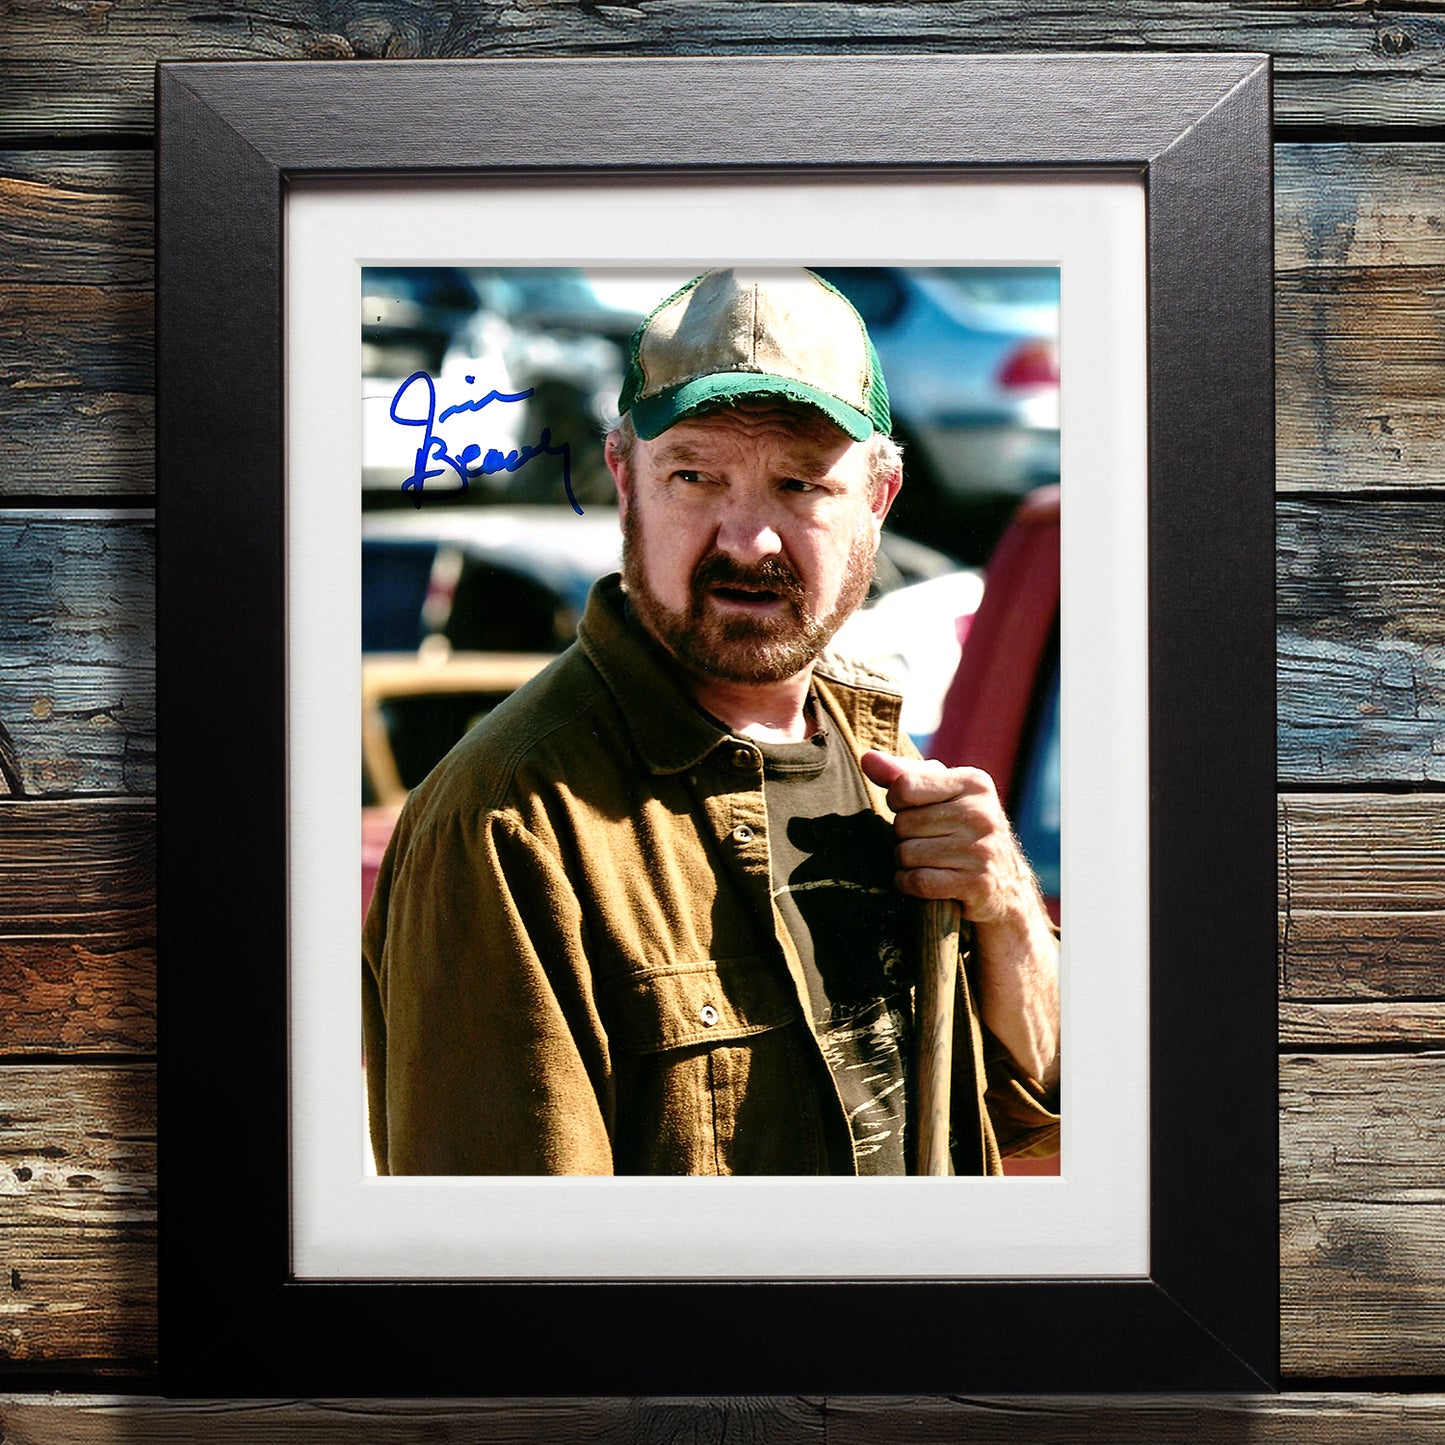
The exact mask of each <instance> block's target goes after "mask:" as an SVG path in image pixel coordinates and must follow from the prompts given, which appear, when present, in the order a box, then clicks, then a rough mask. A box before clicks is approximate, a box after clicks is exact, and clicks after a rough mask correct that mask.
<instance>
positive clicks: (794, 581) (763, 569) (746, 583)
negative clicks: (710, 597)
mask: <svg viewBox="0 0 1445 1445" xmlns="http://www.w3.org/2000/svg"><path fill="white" fill-rule="evenodd" d="M709 587H757V588H762V589H765V590H766V591H769V592H776V593H777V594H778V595H779V596H780V597H783V598H786V599H787V600H788V601H790V602H793V603H796V604H799V605H801V604H802V602H803V601H804V598H805V589H804V587H803V584H802V582H801V581H800V580H799V578H798V574H797V573H796V572H794V571H793V569H792V568H791V567H790V566H789V565H788V564H787V563H786V562H785V561H783V559H782V558H781V557H765V558H763V560H762V561H761V562H756V563H754V564H753V565H752V566H746V565H744V564H743V563H741V562H739V561H737V560H736V559H735V558H732V557H728V556H726V555H725V554H723V553H722V552H713V553H712V554H711V555H710V556H707V557H704V558H703V559H702V561H701V562H699V563H698V564H697V567H696V569H695V570H694V572H693V574H692V595H693V598H694V600H695V601H697V602H699V603H700V602H701V601H702V598H703V595H704V594H705V593H706V591H707V589H708V588H709Z"/></svg>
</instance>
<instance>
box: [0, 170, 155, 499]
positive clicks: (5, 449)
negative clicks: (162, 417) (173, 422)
mask: <svg viewBox="0 0 1445 1445" xmlns="http://www.w3.org/2000/svg"><path fill="white" fill-rule="evenodd" d="M151 172H152V158H151V156H150V154H149V153H147V152H143V151H111V152H107V151H98V152H74V153H71V152H57V151H33V152H17V151H10V152H4V153H0V236H3V237H4V242H5V244H4V245H0V499H3V497H5V496H6V495H10V496H18V495H48V496H61V495H68V494H74V495H76V496H87V497H94V496H97V495H105V494H109V495H115V494H120V493H131V494H143V493H146V492H149V491H150V490H152V488H153V485H154V475H155V465H154V426H155V403H154V390H155V387H154V364H153V360H152V345H153V337H154V331H155V305H154V263H153V253H154V225H153V221H152V210H151Z"/></svg>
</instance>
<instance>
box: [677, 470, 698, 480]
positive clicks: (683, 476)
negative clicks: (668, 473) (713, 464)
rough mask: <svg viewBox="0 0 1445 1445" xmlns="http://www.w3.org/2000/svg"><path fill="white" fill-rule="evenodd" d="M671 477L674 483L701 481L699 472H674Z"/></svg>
mask: <svg viewBox="0 0 1445 1445" xmlns="http://www.w3.org/2000/svg"><path fill="white" fill-rule="evenodd" d="M672 477H673V480H674V481H677V482H700V481H702V473H701V472H689V471H680V472H674V473H673V474H672Z"/></svg>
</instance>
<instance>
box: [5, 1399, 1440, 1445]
mask: <svg viewBox="0 0 1445 1445" xmlns="http://www.w3.org/2000/svg"><path fill="white" fill-rule="evenodd" d="M0 1431H3V1434H4V1439H5V1441H6V1445H132V1442H137V1441H140V1440H144V1441H146V1442H148V1445H303V1442H304V1445H327V1442H336V1445H354V1442H356V1441H357V1440H358V1439H364V1440H365V1441H366V1442H367V1445H414V1442H416V1441H418V1440H424V1439H425V1440H437V1441H443V1440H445V1441H456V1442H459V1445H460V1442H463V1441H465V1442H467V1445H491V1442H496V1445H503V1442H505V1445H556V1442H557V1441H560V1440H570V1441H595V1442H607V1445H622V1442H627V1445H677V1442H682V1441H685V1442H687V1445H727V1442H732V1445H762V1442H767V1445H774V1442H776V1445H793V1442H798V1445H803V1442H822V1441H824V1440H826V1441H827V1442H828V1445H876V1442H878V1441H884V1440H886V1441H888V1442H890V1445H934V1442H937V1445H944V1442H948V1445H955V1442H958V1441H964V1440H966V1441H969V1442H970V1445H1078V1442H1080V1441H1083V1440H1098V1441H1112V1442H1118V1445H1136V1442H1137V1445H1242V1442H1246V1441H1247V1442H1250V1445H1357V1442H1359V1441H1361V1440H1368V1441H1370V1442H1371V1445H1434V1442H1440V1441H1445V1396H1442V1395H1435V1394H1421V1395H1392V1394H1381V1393H1364V1392H1361V1393H1358V1394H1353V1393H1344V1392H1335V1393H1330V1394H1323V1393H1318V1392H1314V1391H1308V1392H1304V1391H1302V1392H1300V1393H1298V1394H1287V1395H1280V1396H1257V1397H1250V1398H1239V1397H1229V1396H1225V1397H1220V1396H1162V1397H1160V1396H1145V1397H1142V1398H1121V1397H1119V1396H1107V1395H1102V1396H1088V1397H1080V1396H1068V1395H1054V1396H1047V1397H1045V1396H1032V1397H1031V1396H1018V1395H1010V1396H1007V1397H1003V1398H995V1399H990V1398H987V1397H981V1398H974V1399H967V1400H962V1399H943V1398H939V1397H937V1396H929V1397H926V1398H920V1399H912V1398H906V1397H890V1398H887V1399H881V1398H848V1397H829V1398H826V1399H795V1398H777V1399H761V1398H758V1399H749V1398H745V1397H744V1398H728V1399H714V1400H708V1399H691V1400H647V1399H642V1400H623V1399H613V1398H608V1399H585V1398H584V1399H575V1400H566V1399H554V1400H486V1401H481V1400H261V1401H244V1400H194V1401H176V1400H161V1399H158V1398H154V1397H150V1398H129V1399H128V1398H124V1397H120V1396H105V1395H47V1396H17V1395H9V1396H5V1395H0Z"/></svg>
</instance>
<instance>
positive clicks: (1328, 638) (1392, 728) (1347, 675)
mask: <svg viewBox="0 0 1445 1445" xmlns="http://www.w3.org/2000/svg"><path fill="white" fill-rule="evenodd" d="M1276 536H1277V548H1278V555H1277V576H1278V588H1277V603H1278V617H1279V630H1278V639H1279V643H1278V666H1279V673H1278V709H1279V734H1278V737H1279V776H1280V779H1281V781H1282V782H1284V783H1286V784H1288V783H1293V782H1305V781H1308V782H1353V783H1357V784H1362V783H1367V782H1388V781H1395V782H1407V783H1421V782H1438V781H1441V780H1442V779H1445V592H1442V589H1441V586H1440V560H1441V558H1442V557H1445V500H1437V499H1432V500H1423V499H1421V500H1417V501H1414V500H1412V501H1393V500H1391V501H1381V500H1369V501H1366V500H1363V499H1362V500H1360V501H1358V502H1351V501H1332V500H1319V501H1310V502H1304V501H1291V500H1285V501H1282V502H1281V504H1280V506H1279V511H1278V523H1277V529H1276Z"/></svg>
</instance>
